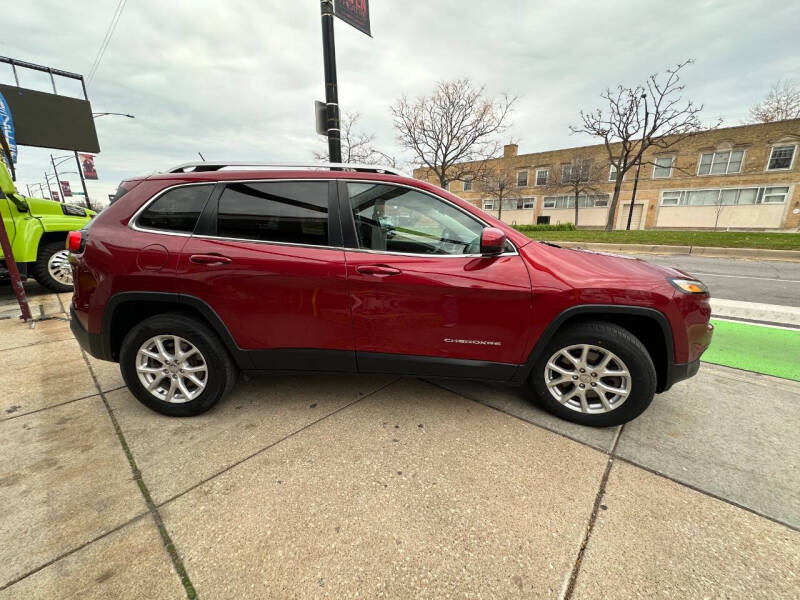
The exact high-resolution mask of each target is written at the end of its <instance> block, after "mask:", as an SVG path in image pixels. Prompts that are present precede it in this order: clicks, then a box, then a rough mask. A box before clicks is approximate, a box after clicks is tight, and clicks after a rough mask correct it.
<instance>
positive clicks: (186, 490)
mask: <svg viewBox="0 0 800 600" xmlns="http://www.w3.org/2000/svg"><path fill="white" fill-rule="evenodd" d="M400 379H402V377H397V378H396V379H393V380H392V381H390V382H389V383H386V384H384V385H382V386H381V387H379V388H378V389H375V390H372V391H371V392H369V393H368V394H364V395H363V396H361V397H360V398H356V399H355V400H353V401H352V402H348V403H347V404H345V405H344V406H340V407H339V408H337V409H336V410H334V411H332V412H330V413H328V414H327V415H324V416H322V417H320V418H319V419H317V420H316V421H312V422H311V423H308V424H307V425H303V426H302V427H301V428H300V429H298V430H296V431H293V432H292V433H289V434H287V435H285V436H283V437H282V438H281V439H279V440H276V441H274V442H272V443H271V444H269V445H267V446H264V447H263V448H260V449H259V450H256V451H255V452H253V453H252V454H248V455H247V456H245V457H244V458H240V459H239V460H237V461H236V462H234V463H231V464H230V465H228V466H227V467H225V468H224V469H222V470H221V471H219V472H217V473H214V474H213V475H210V476H209V477H206V478H205V479H203V480H202V481H198V482H197V483H195V484H194V485H193V486H191V487H188V488H186V489H185V490H183V491H182V492H179V493H177V494H175V495H174V496H171V497H169V498H167V499H166V500H164V501H163V502H161V503H160V504H158V505H157V506H158V508H161V507H162V506H165V505H167V504H169V503H170V502H172V501H173V500H177V499H178V498H180V497H181V496H184V495H185V494H188V493H189V492H191V491H192V490H195V489H197V488H199V487H200V486H201V485H204V484H206V483H208V482H209V481H211V480H212V479H216V478H217V477H219V476H220V475H222V474H223V473H227V472H228V471H230V470H231V469H233V468H234V467H238V466H239V465H241V464H242V463H244V462H247V461H248V460H250V459H252V458H255V457H256V456H258V455H259V454H263V453H264V452H266V451H267V450H270V449H272V448H274V447H275V446H277V445H278V444H280V443H281V442H285V441H286V440H288V439H290V438H292V437H294V436H296V435H297V434H298V433H301V432H303V431H305V430H306V429H309V428H311V427H314V426H315V425H318V424H319V423H322V421H325V420H326V419H328V418H330V417H332V416H334V415H337V414H339V413H340V412H342V411H344V410H347V409H348V408H350V407H351V406H355V405H356V404H358V403H359V402H361V401H362V400H366V399H367V398H369V397H370V396H374V395H375V394H377V393H378V392H382V391H383V390H385V389H386V388H388V387H389V386H391V385H393V384H395V383H397V382H398V381H400Z"/></svg>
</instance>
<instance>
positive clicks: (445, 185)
mask: <svg viewBox="0 0 800 600" xmlns="http://www.w3.org/2000/svg"><path fill="white" fill-rule="evenodd" d="M451 183H452V182H450V181H448V182H447V183H445V184H444V189H446V190H447V191H448V192H449V191H450V184H451Z"/></svg>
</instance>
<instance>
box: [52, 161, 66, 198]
mask: <svg viewBox="0 0 800 600" xmlns="http://www.w3.org/2000/svg"><path fill="white" fill-rule="evenodd" d="M50 162H51V163H53V173H55V174H56V187H57V188H58V189H59V190H61V196H60V198H61V202H62V203H63V202H66V198H64V188H62V187H61V178H60V177H59V176H58V170H57V169H56V161H55V159H54V158H53V155H52V154H51V155H50Z"/></svg>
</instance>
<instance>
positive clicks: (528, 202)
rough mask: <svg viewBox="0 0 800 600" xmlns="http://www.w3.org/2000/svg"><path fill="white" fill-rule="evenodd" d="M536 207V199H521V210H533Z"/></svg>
mask: <svg viewBox="0 0 800 600" xmlns="http://www.w3.org/2000/svg"><path fill="white" fill-rule="evenodd" d="M535 206H536V198H523V199H522V208H523V209H527V208H534V207H535Z"/></svg>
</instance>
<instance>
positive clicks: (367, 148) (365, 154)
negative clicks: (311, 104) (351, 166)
mask: <svg viewBox="0 0 800 600" xmlns="http://www.w3.org/2000/svg"><path fill="white" fill-rule="evenodd" d="M360 119H361V115H360V114H359V113H357V112H356V113H346V112H342V114H341V116H340V118H339V122H340V125H339V127H341V131H340V134H341V140H342V162H344V163H361V164H365V165H386V166H387V167H396V166H397V161H396V159H395V158H394V157H393V156H390V155H389V154H386V153H385V152H381V151H380V150H378V149H377V148H376V147H375V134H374V133H364V132H363V131H360V130H359V129H358V122H359V120H360ZM327 144H328V142H327V141H325V145H326V149H325V151H321V152H317V151H314V159H315V160H320V161H323V162H327V161H328V151H327Z"/></svg>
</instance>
